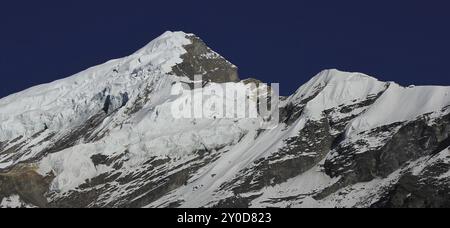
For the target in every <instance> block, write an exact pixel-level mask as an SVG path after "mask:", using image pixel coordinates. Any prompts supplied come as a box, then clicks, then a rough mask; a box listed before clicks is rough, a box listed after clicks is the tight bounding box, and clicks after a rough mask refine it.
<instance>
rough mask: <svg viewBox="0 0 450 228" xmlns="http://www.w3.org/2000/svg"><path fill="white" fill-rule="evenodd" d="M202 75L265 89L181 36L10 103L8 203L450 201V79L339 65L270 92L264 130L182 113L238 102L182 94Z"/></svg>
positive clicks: (0, 106)
mask: <svg viewBox="0 0 450 228" xmlns="http://www.w3.org/2000/svg"><path fill="white" fill-rule="evenodd" d="M197 75H201V76H203V79H204V80H205V81H206V82H207V83H204V84H203V86H204V87H205V88H206V89H211V90H214V89H219V88H222V86H223V83H227V85H228V86H234V87H233V88H236V89H242V88H246V87H245V86H246V85H248V84H249V83H254V84H256V85H260V84H262V82H261V81H258V80H256V79H246V80H243V81H239V76H238V73H237V67H236V66H234V65H233V64H231V63H230V62H228V61H227V60H226V59H225V58H223V57H221V56H220V55H219V54H217V53H215V52H214V51H212V50H211V49H210V48H209V47H207V46H206V44H205V43H204V42H203V41H202V40H201V39H200V38H198V37H196V36H195V35H192V34H185V33H182V32H175V33H172V32H168V33H165V34H163V35H162V36H161V37H159V38H157V39H156V40H154V41H152V42H151V43H150V44H149V45H147V46H146V47H144V48H143V49H141V50H139V51H138V52H136V53H135V54H133V55H131V56H129V57H126V58H123V59H119V60H114V61H111V62H108V63H105V64H103V65H100V66H97V67H94V68H91V69H89V70H87V71H84V72H81V73H79V74H77V75H75V76H72V77H69V78H67V79H64V80H61V81H57V82H53V83H50V84H47V85H43V86H40V87H35V88H31V89H29V90H27V91H24V92H22V93H18V94H15V95H12V96H10V97H7V98H4V99H1V100H0V114H1V115H0V207H14V206H18V207H450V202H449V199H450V152H449V147H450V95H449V94H450V87H420V86H417V87H410V88H404V87H401V86H399V85H397V84H395V83H393V82H390V83H385V82H380V81H378V80H376V79H375V78H372V77H369V76H367V75H363V74H359V73H346V72H340V71H337V70H326V71H323V72H321V73H319V74H318V75H317V76H316V77H314V78H313V79H311V80H310V81H309V82H308V83H306V84H305V85H303V86H301V87H300V89H299V90H298V91H297V92H296V93H295V94H293V95H292V96H290V97H286V98H283V99H282V100H281V101H280V102H279V103H275V102H276V101H271V102H270V106H274V107H275V106H276V105H279V106H280V120H281V121H280V123H279V125H278V126H276V127H274V128H272V129H262V128H261V126H262V123H263V121H264V119H263V118H262V117H258V118H224V119H221V118H217V113H215V112H213V113H212V114H211V116H208V118H188V117H186V118H175V117H174V116H173V107H174V106H175V107H177V108H178V109H179V110H180V111H181V112H182V111H186V110H189V111H191V106H189V105H188V104H192V103H195V102H197V101H193V100H190V99H191V97H190V95H192V94H194V96H193V97H196V96H197V97H198V96H199V97H202V98H203V99H204V101H206V102H205V103H208V102H210V101H211V100H208V99H211V97H213V98H217V97H218V98H221V99H222V98H223V100H227V99H231V100H233V101H234V98H227V97H221V96H222V95H220V94H214V96H212V95H211V94H208V95H205V94H199V93H200V91H191V90H189V91H186V92H185V93H182V94H172V91H171V86H172V85H173V84H175V83H177V82H183V83H188V84H190V83H192V80H193V79H194V78H195V76H197ZM272 92H273V91H272V90H270V89H269V93H272ZM270 95H271V94H269V96H270ZM258 98H259V97H258ZM192 99H194V98H192ZM255 102H257V101H255ZM236 107H240V106H239V104H236ZM236 107H235V106H233V107H225V112H232V111H235V108H236ZM210 111H215V109H213V108H211V110H210Z"/></svg>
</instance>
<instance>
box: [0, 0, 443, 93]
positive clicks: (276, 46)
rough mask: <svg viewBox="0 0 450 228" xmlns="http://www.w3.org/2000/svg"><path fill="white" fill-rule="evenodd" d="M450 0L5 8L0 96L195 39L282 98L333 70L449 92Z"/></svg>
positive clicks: (197, 0)
mask: <svg viewBox="0 0 450 228" xmlns="http://www.w3.org/2000/svg"><path fill="white" fill-rule="evenodd" d="M446 2H448V1H433V0H430V1H425V0H422V1H415V0H409V1H400V0H396V1H393V0H389V1H382V0H376V1H375V0H374V1H370V2H369V1H345V0H340V1H336V0H334V1H320V0H319V1H318V0H314V1H313V0H311V1H299V0H296V1H295V0H292V1H285V0H277V1H243V0H241V1H234V0H227V1H215V0H190V1H186V0H184V1H163V0H160V1H132V0H128V1H99V0H95V1H82V0H77V1H46V0H40V1H20V0H17V1H2V3H1V7H0V76H1V84H0V85H1V87H0V97H3V96H6V95H8V94H11V93H13V92H17V91H20V90H23V89H25V88H28V87H30V86H33V85H36V84H41V83H45V82H50V81H53V80H55V79H59V78H64V77H67V76H70V75H72V74H74V73H77V72H79V71H81V70H83V69H85V68H87V67H90V66H93V65H97V64H100V63H103V62H105V61H107V60H109V59H113V58H118V57H123V56H126V55H128V54H131V53H133V52H134V51H135V50H137V49H139V48H140V47H142V46H144V45H145V44H146V43H148V42H149V41H150V40H152V39H153V38H155V37H157V36H158V35H160V34H161V33H163V32H164V31H166V30H183V31H186V32H192V33H196V34H197V35H199V36H200V37H202V39H203V40H205V41H206V42H207V43H208V44H209V46H211V47H212V48H213V49H215V50H216V51H218V52H219V53H221V54H222V55H223V56H225V57H226V58H228V59H229V60H230V61H232V62H233V63H235V64H236V65H238V66H239V67H240V74H241V77H243V78H245V77H257V78H259V79H262V80H264V81H267V82H280V83H281V90H282V93H283V94H288V93H291V92H293V91H294V90H295V89H297V87H298V86H300V85H301V84H302V83H304V82H305V81H307V80H308V79H309V78H311V77H312V76H314V75H315V74H316V73H318V72H319V71H321V70H322V69H326V68H338V69H342V70H347V71H360V72H364V73H367V74H371V75H373V76H376V77H378V78H379V79H382V80H388V81H397V82H399V83H401V84H404V85H409V84H440V85H450V75H449V73H448V69H449V67H450V57H449V55H450V29H449V27H450V13H449V12H450V3H446Z"/></svg>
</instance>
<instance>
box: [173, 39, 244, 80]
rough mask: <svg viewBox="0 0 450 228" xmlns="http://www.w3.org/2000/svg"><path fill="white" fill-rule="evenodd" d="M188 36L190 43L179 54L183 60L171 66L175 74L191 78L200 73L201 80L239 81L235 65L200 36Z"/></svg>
mask: <svg viewBox="0 0 450 228" xmlns="http://www.w3.org/2000/svg"><path fill="white" fill-rule="evenodd" d="M188 38H189V40H190V41H191V44H189V45H186V46H185V47H184V48H185V49H186V51H187V52H186V54H184V55H182V56H181V58H182V59H183V62H182V63H180V64H178V65H176V66H174V67H173V73H174V74H175V75H177V76H186V77H188V78H189V79H191V80H194V77H195V76H196V75H201V76H202V77H203V80H205V81H208V82H216V83H225V82H239V75H238V69H237V67H236V66H234V65H233V64H231V63H230V62H228V61H227V60H226V59H225V58H223V57H222V56H220V55H219V54H217V53H216V52H214V51H213V50H211V49H210V48H209V47H208V46H206V44H205V43H204V42H203V41H202V40H201V39H200V38H198V37H196V36H194V35H190V36H188Z"/></svg>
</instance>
